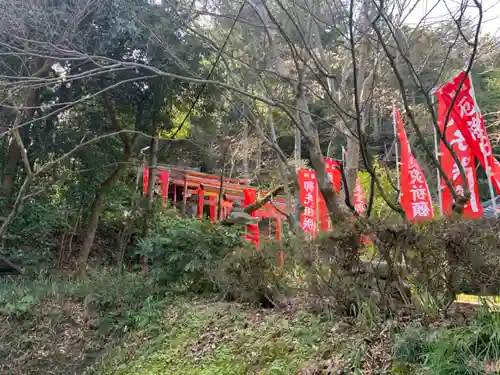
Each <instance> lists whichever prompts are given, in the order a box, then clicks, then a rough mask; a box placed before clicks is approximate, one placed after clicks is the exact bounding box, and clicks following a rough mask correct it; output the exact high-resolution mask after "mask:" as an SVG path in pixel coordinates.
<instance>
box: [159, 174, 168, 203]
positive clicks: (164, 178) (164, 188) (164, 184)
mask: <svg viewBox="0 0 500 375" xmlns="http://www.w3.org/2000/svg"><path fill="white" fill-rule="evenodd" d="M160 181H161V199H162V202H163V207H165V206H166V205H167V196H168V172H167V171H166V170H165V169H162V170H161V172H160Z"/></svg>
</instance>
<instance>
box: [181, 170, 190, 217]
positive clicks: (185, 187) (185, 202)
mask: <svg viewBox="0 0 500 375" xmlns="http://www.w3.org/2000/svg"><path fill="white" fill-rule="evenodd" d="M187 192H188V185H187V179H186V176H184V194H183V197H182V210H181V212H182V214H183V215H185V214H186V206H187Z"/></svg>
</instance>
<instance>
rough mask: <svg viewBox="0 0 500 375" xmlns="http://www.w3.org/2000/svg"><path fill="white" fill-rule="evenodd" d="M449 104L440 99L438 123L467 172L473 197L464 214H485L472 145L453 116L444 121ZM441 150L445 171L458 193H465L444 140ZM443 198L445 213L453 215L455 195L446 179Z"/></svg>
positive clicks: (455, 165) (443, 185)
mask: <svg viewBox="0 0 500 375" xmlns="http://www.w3.org/2000/svg"><path fill="white" fill-rule="evenodd" d="M448 108H449V107H448V106H446V104H444V103H443V102H442V101H441V100H440V101H438V125H439V129H440V130H441V133H442V134H444V138H445V139H446V141H447V142H448V144H449V145H450V146H451V147H452V149H453V151H454V152H455V154H456V156H457V157H458V159H460V161H461V163H462V167H463V168H464V171H465V174H466V176H467V185H468V187H469V189H470V193H471V198H470V201H469V202H468V203H467V204H466V205H465V208H464V216H466V217H470V218H478V217H482V216H483V207H482V205H481V201H480V200H479V190H478V186H477V179H476V162H475V160H474V154H473V153H472V150H471V148H470V146H469V145H468V144H467V142H466V141H465V138H464V136H463V134H462V132H461V131H460V130H459V129H458V127H457V125H456V123H455V121H454V120H453V118H451V117H450V119H449V120H450V121H448V125H447V126H446V129H445V126H444V121H445V117H446V113H447V111H448ZM440 151H441V167H442V168H443V171H444V173H446V175H447V176H448V177H449V179H450V181H451V183H452V185H453V187H454V189H455V191H456V193H457V194H458V195H463V192H464V187H463V181H462V177H461V176H460V172H459V170H458V167H457V164H456V163H455V161H454V160H453V156H452V154H451V153H450V151H449V150H448V149H447V148H446V146H445V144H444V142H442V141H441V142H440ZM441 186H442V188H441V198H442V203H443V213H444V214H445V215H451V213H452V212H453V203H454V200H453V196H452V194H451V191H450V189H449V188H448V186H446V184H445V182H444V179H442V180H441Z"/></svg>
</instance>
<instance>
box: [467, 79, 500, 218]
mask: <svg viewBox="0 0 500 375" xmlns="http://www.w3.org/2000/svg"><path fill="white" fill-rule="evenodd" d="M469 81H470V94H471V96H472V99H473V100H474V105H475V106H476V112H475V113H476V116H477V117H479V118H478V120H479V122H480V123H481V110H480V109H479V105H478V104H477V101H476V93H475V92H474V85H473V84H472V77H471V76H470V74H469ZM485 136H486V134H482V136H481V140H480V143H479V146H480V147H481V152H482V153H483V157H484V169H485V171H486V178H487V180H488V188H489V190H490V196H491V206H492V207H493V211H494V213H495V217H496V218H498V213H497V202H496V195H495V190H494V189H493V182H492V181H491V169H490V166H489V164H488V157H487V156H486V152H485V149H484V138H485Z"/></svg>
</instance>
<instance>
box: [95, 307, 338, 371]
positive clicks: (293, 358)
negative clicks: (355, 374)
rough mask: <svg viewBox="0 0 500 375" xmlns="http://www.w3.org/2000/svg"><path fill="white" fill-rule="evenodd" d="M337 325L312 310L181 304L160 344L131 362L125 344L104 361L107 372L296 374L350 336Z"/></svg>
mask: <svg viewBox="0 0 500 375" xmlns="http://www.w3.org/2000/svg"><path fill="white" fill-rule="evenodd" d="M174 311H175V312H174ZM333 328H334V324H333V323H331V322H327V321H322V320H321V319H320V318H319V317H316V316H312V315H310V314H308V313H302V312H300V313H297V314H284V313H283V312H280V311H273V310H269V309H255V308H251V307H249V306H245V305H240V304H234V303H225V302H217V301H203V300H200V301H198V302H195V303H193V302H192V301H185V302H179V304H178V305H177V306H175V307H173V309H171V310H170V313H169V315H168V316H166V319H165V321H164V332H163V334H162V336H161V338H157V344H156V345H154V346H153V347H151V345H149V347H148V348H147V349H145V352H144V353H143V354H142V355H140V356H136V358H128V362H127V361H126V362H123V360H126V358H124V357H126V354H125V353H126V352H130V350H127V349H128V348H127V347H123V348H121V349H120V350H118V351H117V352H115V353H113V354H112V356H111V357H112V358H111V357H110V358H107V359H106V360H104V365H103V366H104V368H105V371H104V373H106V374H115V373H116V374H119V375H132V374H134V375H147V374H157V375H161V374H179V375H180V374H185V375H188V374H203V375H209V374H218V375H224V374H228V375H229V374H296V373H298V372H299V371H300V369H301V368H302V367H303V366H304V365H305V364H307V362H308V361H310V360H311V359H312V358H316V357H321V355H327V356H329V355H330V353H331V351H332V350H333V351H335V350H339V351H340V350H341V348H342V345H343V341H344V340H342V339H341V338H340V337H339V336H338V334H336V332H335V330H334V329H333ZM136 339H140V338H136ZM159 341H162V342H159ZM337 366H340V364H338V365H337ZM339 368H340V367H339ZM116 370H117V371H116ZM115 371H116V372H115Z"/></svg>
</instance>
